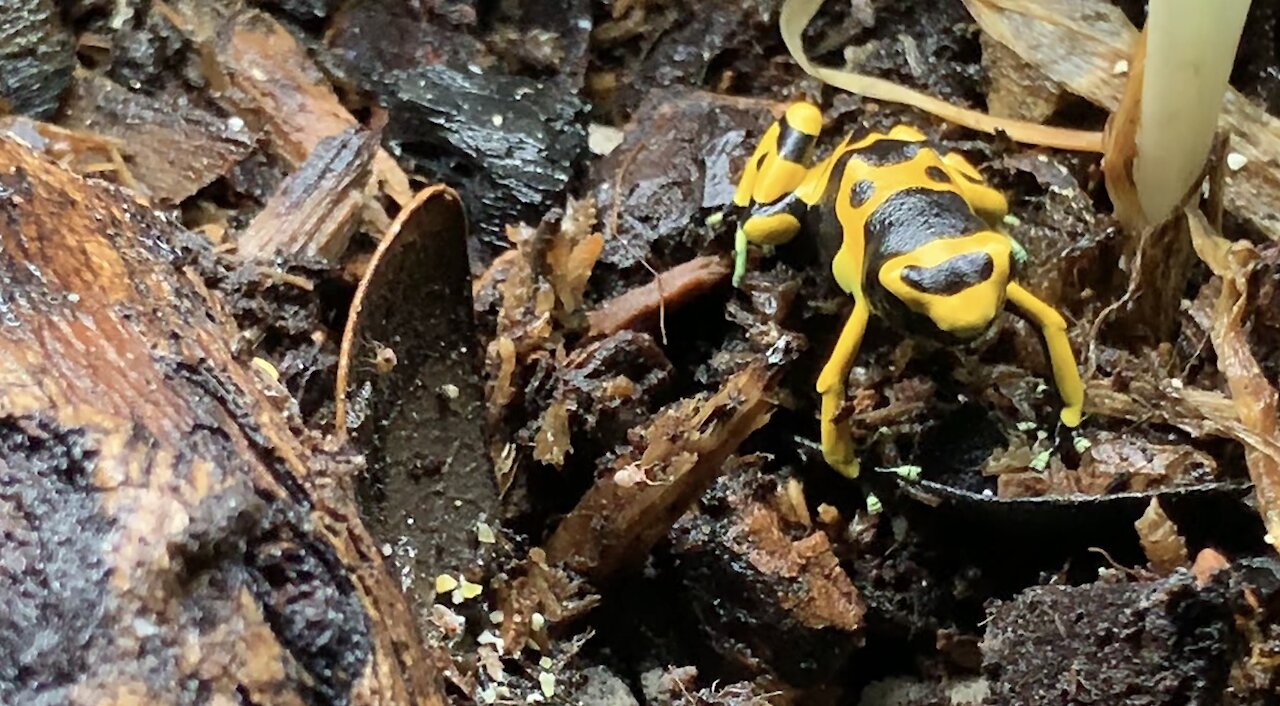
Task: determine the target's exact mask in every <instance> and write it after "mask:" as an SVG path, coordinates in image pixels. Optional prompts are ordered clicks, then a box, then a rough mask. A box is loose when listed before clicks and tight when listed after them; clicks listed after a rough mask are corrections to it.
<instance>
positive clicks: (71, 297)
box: [67, 292, 80, 304]
mask: <svg viewBox="0 0 1280 706" xmlns="http://www.w3.org/2000/svg"><path fill="white" fill-rule="evenodd" d="M67 301H69V302H71V303H72V304H75V303H76V302H78V301H80V295H79V294H76V293H75V292H72V293H70V294H68V295H67Z"/></svg>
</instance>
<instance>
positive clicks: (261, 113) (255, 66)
mask: <svg viewBox="0 0 1280 706" xmlns="http://www.w3.org/2000/svg"><path fill="white" fill-rule="evenodd" d="M215 55H216V62H217V66H218V69H219V70H220V71H221V72H222V74H223V76H222V77H221V78H222V80H225V81H226V83H227V87H228V88H229V89H230V90H229V91H228V92H227V94H226V97H227V99H228V100H229V101H230V102H231V104H232V105H233V106H234V107H235V109H236V113H237V114H238V115H240V117H242V118H244V120H245V122H247V123H249V124H250V125H255V126H261V127H262V129H264V130H265V131H266V133H267V136H268V141H269V144H270V146H271V149H272V151H273V152H274V153H275V154H277V155H279V156H280V157H282V158H283V159H285V160H286V161H287V162H288V163H289V164H291V165H292V166H293V167H294V168H298V167H300V166H301V165H302V163H303V161H305V160H306V158H307V156H308V155H310V154H311V152H312V151H314V150H315V149H316V147H317V146H318V145H319V144H320V141H321V140H323V139H325V138H326V137H331V136H333V135H337V134H338V133H341V132H342V131H343V130H346V129H347V128H350V127H353V126H356V125H357V124H358V123H357V122H356V119H355V118H354V117H353V116H352V115H351V113H350V112H348V111H347V109H346V108H344V107H343V106H342V103H341V102H339V100H338V96H337V94H335V93H334V91H333V88H332V87H331V86H330V85H329V83H328V82H327V81H326V80H325V78H324V76H323V74H321V73H320V70H319V69H318V68H316V66H315V64H314V63H312V61H311V59H310V58H309V57H308V56H307V54H306V52H305V51H304V50H303V48H302V47H301V46H300V45H299V44H298V42H297V40H295V39H294V38H293V36H292V35H291V34H289V31H288V30H286V29H285V28H284V27H282V26H281V25H280V24H279V23H278V22H276V21H275V20H274V19H272V18H271V17H270V16H269V15H267V14H265V13H262V12H257V11H246V12H241V13H238V14H236V15H234V16H232V17H231V18H229V19H228V20H227V22H226V23H225V24H224V25H223V26H222V27H221V28H220V29H219V31H218V37H217V39H216V48H215ZM373 171H374V174H376V175H377V178H378V180H379V182H380V185H381V189H382V191H384V192H385V193H386V194H387V195H388V196H390V197H391V198H392V199H393V200H394V201H395V202H396V203H398V204H400V205H404V204H406V203H408V202H409V200H410V199H411V198H412V197H413V191H412V189H411V188H410V186H409V177H408V176H407V175H406V174H405V173H404V171H403V170H402V169H401V168H400V166H399V165H398V164H396V161H395V159H393V158H392V157H391V155H390V154H388V153H387V151H386V150H383V149H379V150H378V152H377V154H376V155H374V158H373Z"/></svg>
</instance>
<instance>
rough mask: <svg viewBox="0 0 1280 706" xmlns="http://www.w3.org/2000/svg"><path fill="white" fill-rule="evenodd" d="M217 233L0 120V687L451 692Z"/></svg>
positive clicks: (9, 694)
mask: <svg viewBox="0 0 1280 706" xmlns="http://www.w3.org/2000/svg"><path fill="white" fill-rule="evenodd" d="M206 254H207V244H206V243H205V241H204V240H203V239H202V238H200V237H198V236H194V235H190V234H188V233H186V232H185V231H182V230H180V229H178V228H175V227H174V226H173V225H171V224H170V223H168V222H166V221H163V220H161V219H159V218H158V217H157V216H155V215H154V214H152V213H151V212H149V211H147V210H146V209H144V208H141V207H140V206H138V205H137V204H136V203H134V202H132V201H131V200H130V199H129V197H128V196H127V195H126V194H125V192H123V191H120V190H116V189H112V188H110V187H107V186H105V185H100V184H95V183H92V182H87V181H85V180H83V179H81V178H79V177H77V176H74V175H72V174H70V173H69V172H66V171H64V170H63V169H61V168H60V167H58V166H56V165H55V164H54V163H53V162H51V161H48V160H47V159H45V158H43V157H41V156H38V155H36V154H35V153H33V152H31V151H30V150H28V149H27V148H26V147H24V146H22V145H21V144H19V143H17V142H15V141H12V140H9V139H0V536H3V537H4V538H5V540H4V541H5V547H4V551H3V552H2V553H0V601H2V602H3V604H4V606H5V610H4V615H3V617H0V702H3V703H23V704H55V703H56V704H64V703H103V704H106V703H113V704H124V703H185V702H188V701H189V700H190V699H191V698H192V695H193V694H196V693H199V694H203V695H204V696H205V697H206V698H207V699H208V700H209V701H210V702H212V703H245V702H249V703H273V704H304V703H344V704H397V705H398V704H411V703H413V704H442V703H443V699H442V697H441V695H440V692H439V686H438V684H437V680H436V675H435V671H434V669H433V668H432V666H431V664H430V663H428V662H427V661H426V659H425V657H424V654H423V651H422V648H421V645H420V644H419V640H418V636H417V635H416V634H415V632H414V630H413V627H412V625H413V623H412V621H410V620H408V618H407V610H406V607H405V604H404V599H403V597H402V596H401V595H400V594H399V593H398V591H397V590H396V589H395V586H394V584H393V583H392V581H391V579H390V577H389V575H388V574H387V572H386V571H385V569H384V567H383V565H382V562H381V557H380V555H379V553H378V551H377V550H376V547H375V546H374V545H373V543H372V541H371V540H370V538H369V536H368V534H367V533H366V532H365V530H364V529H363V527H362V525H361V523H360V521H359V518H358V516H357V514H356V511H355V507H354V504H353V502H352V500H351V498H352V491H351V488H350V481H349V478H350V477H351V475H352V471H353V470H354V469H352V468H351V467H350V466H349V465H346V464H342V463H340V462H339V461H338V460H337V459H334V458H332V457H328V458H326V457H324V456H322V455H321V454H320V453H318V452H316V451H314V450H313V449H310V448H308V447H307V446H305V445H304V444H303V443H301V442H300V440H299V439H298V438H297V437H296V436H295V435H294V432H293V430H292V427H291V425H290V422H289V420H288V419H287V418H286V416H285V415H284V414H283V413H282V412H281V410H280V409H279V408H278V407H277V406H276V405H277V402H276V401H275V400H279V399H283V398H284V397H286V396H287V393H286V392H285V391H284V390H283V389H281V388H279V387H278V386H276V383H274V381H272V380H271V379H270V378H269V377H267V376H256V375H254V374H253V373H252V372H251V371H250V369H248V368H246V367H245V366H242V365H241V363H240V361H237V360H235V359H234V358H233V357H232V354H231V352H230V350H229V348H228V343H227V341H229V340H230V339H231V337H232V336H233V335H234V333H235V331H234V327H233V326H232V325H231V324H230V322H229V321H228V319H227V318H226V317H225V316H224V314H223V313H222V312H221V310H220V304H219V302H218V301H217V300H215V299H213V297H212V295H211V294H209V293H208V291H207V290H205V288H204V286H203V283H202V282H201V280H200V279H199V277H198V276H197V275H196V274H195V273H194V272H193V271H192V270H191V269H189V268H188V265H190V264H192V263H194V262H195V261H197V259H198V258H200V257H201V256H203V255H206Z"/></svg>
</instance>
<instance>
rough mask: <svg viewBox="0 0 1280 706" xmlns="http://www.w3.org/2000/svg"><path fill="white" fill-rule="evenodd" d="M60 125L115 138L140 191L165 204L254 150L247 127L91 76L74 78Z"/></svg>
mask: <svg viewBox="0 0 1280 706" xmlns="http://www.w3.org/2000/svg"><path fill="white" fill-rule="evenodd" d="M62 125H63V126H64V127H68V128H73V129H79V130H84V131H87V132H95V133H98V134H101V135H107V136H109V137H113V138H115V139H117V140H118V141H119V145H120V153H121V154H122V155H124V156H125V157H126V158H127V159H128V160H129V169H130V172H131V173H132V174H133V177H134V179H135V180H136V181H137V184H138V185H139V186H140V187H141V191H142V193H143V194H144V195H146V196H148V197H150V198H152V199H154V201H155V202H156V204H157V205H161V206H173V205H176V204H178V203H181V202H182V201H183V200H185V199H186V198H187V197H189V196H191V195H192V194H195V193H196V192H197V191H199V190H200V189H203V188H204V187H206V186H208V185H209V184H211V183H213V181H214V180H216V179H218V178H219V177H221V176H224V175H225V174H226V173H227V172H228V171H229V170H230V169H231V168H232V167H233V166H235V165H236V163H238V162H239V161H240V160H242V159H244V158H245V157H246V156H248V154H249V152H250V151H251V150H252V149H253V137H252V135H250V134H249V132H248V131H247V130H246V129H245V128H244V126H243V125H238V126H237V125H233V124H232V122H231V121H228V120H226V119H225V118H219V117H217V116H214V115H211V114H209V113H207V112H205V111H203V110H200V109H198V108H195V107H193V106H191V105H189V104H186V103H181V102H177V101H172V100H161V99H157V98H151V97H148V96H145V95H142V94H139V93H131V92H129V91H128V90H126V89H125V88H124V87H122V86H119V85H117V84H116V83H114V82H112V81H111V80H110V79H106V78H103V77H100V76H94V75H91V74H87V73H84V74H81V75H80V76H78V77H77V79H76V82H75V85H74V86H73V88H72V91H71V94H70V96H68V99H67V108H66V112H65V114H64V116H63V120H62Z"/></svg>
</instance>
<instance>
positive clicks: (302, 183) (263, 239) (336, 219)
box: [237, 127, 378, 262]
mask: <svg viewBox="0 0 1280 706" xmlns="http://www.w3.org/2000/svg"><path fill="white" fill-rule="evenodd" d="M377 149H378V136H377V135H376V134H374V133H370V132H367V131H364V130H362V129H360V128H358V127H351V128H347V129H346V130H343V131H342V132H340V133H338V134H337V135H334V136H332V137H327V138H325V139H323V140H321V141H320V144H319V145H317V146H316V148H315V150H314V151H313V152H312V153H311V155H310V156H309V157H307V159H306V161H304V162H303V163H302V165H301V166H300V167H299V168H298V171H296V172H294V173H293V174H290V175H289V176H288V177H287V178H286V179H285V180H284V182H283V183H281V184H280V188H278V189H277V190H276V193H275V194H273V195H272V196H271V198H270V199H269V200H268V201H267V205H266V207H265V208H263V209H262V211H260V212H259V213H258V215H257V216H255V217H254V219H253V221H252V222H251V223H249V226H248V227H247V228H245V230H244V232H242V233H241V234H240V237H239V239H238V241H237V244H238V250H239V254H240V256H241V257H244V258H262V259H271V258H274V257H276V256H277V255H300V256H304V257H319V258H323V259H325V260H328V261H330V262H337V261H338V260H339V259H340V258H341V257H342V254H343V253H344V252H346V250H347V245H348V244H349V243H350V242H351V236H352V235H353V234H354V233H355V231H356V227H357V226H358V225H359V222H360V217H361V210H362V208H363V205H364V200H365V199H364V185H365V184H366V183H367V182H368V180H369V168H370V164H371V162H372V159H373V156H374V154H375V153H376V152H377Z"/></svg>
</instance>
